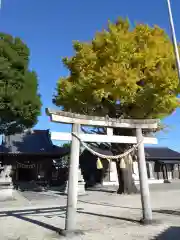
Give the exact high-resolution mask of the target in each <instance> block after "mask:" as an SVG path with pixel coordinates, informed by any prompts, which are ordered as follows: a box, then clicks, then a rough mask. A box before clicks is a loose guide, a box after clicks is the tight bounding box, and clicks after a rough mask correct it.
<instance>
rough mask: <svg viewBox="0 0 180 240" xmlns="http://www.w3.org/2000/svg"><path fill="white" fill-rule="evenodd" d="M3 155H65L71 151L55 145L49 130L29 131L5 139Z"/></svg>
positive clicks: (0, 149) (2, 149)
mask: <svg viewBox="0 0 180 240" xmlns="http://www.w3.org/2000/svg"><path fill="white" fill-rule="evenodd" d="M0 151H1V152H2V153H16V154H18V153H27V154H40V153H44V154H60V155H65V154H67V153H68V152H69V149H66V148H62V147H58V146H55V145H53V143H52V141H51V137H50V132H49V130H33V131H31V130H29V131H25V132H24V133H18V134H14V135H10V136H5V137H3V140H2V145H1V148H0Z"/></svg>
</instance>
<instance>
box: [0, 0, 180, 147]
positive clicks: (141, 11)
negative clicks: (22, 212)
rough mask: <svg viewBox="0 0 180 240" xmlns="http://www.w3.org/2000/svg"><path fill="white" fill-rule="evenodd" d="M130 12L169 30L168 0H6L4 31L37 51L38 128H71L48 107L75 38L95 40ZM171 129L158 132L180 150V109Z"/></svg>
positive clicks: (178, 22) (0, 25)
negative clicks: (53, 120) (51, 118)
mask: <svg viewBox="0 0 180 240" xmlns="http://www.w3.org/2000/svg"><path fill="white" fill-rule="evenodd" d="M179 9H180V1H177V0H172V10H173V15H174V21H175V27H176V34H177V39H178V41H180V16H178V13H179ZM118 16H123V17H126V16H128V17H129V19H130V21H131V22H134V21H136V22H141V23H148V24H150V25H153V24H157V25H159V26H160V27H162V28H164V29H166V31H167V32H169V22H168V14H167V6H166V0H149V1H147V0H146V1H145V0H126V1H120V0H111V1H110V0H106V1H103V0H91V1H83V0H74V1H70V0H2V9H1V11H0V31H1V32H6V33H9V34H12V35H14V36H19V37H21V38H22V39H23V40H24V41H25V42H26V43H27V45H28V46H29V48H30V50H31V63H30V67H31V68H32V69H34V70H36V72H37V74H38V77H39V90H40V93H41V95H42V101H43V108H42V116H41V117H40V118H39V122H38V124H37V126H36V128H38V129H48V128H49V129H51V130H52V131H69V129H70V127H69V126H65V125H60V124H54V123H51V122H50V121H49V118H48V117H47V116H46V115H45V112H44V108H45V107H54V106H53V104H52V101H51V99H52V95H53V93H54V89H55V87H56V82H57V80H58V78H59V77H60V76H65V75H67V70H66V69H65V68H64V67H63V65H62V63H61V59H62V57H64V56H71V55H72V54H73V51H72V41H73V40H81V41H85V40H90V39H91V38H92V37H93V36H94V34H95V32H96V31H98V30H101V29H103V28H104V27H106V24H107V21H108V20H109V19H110V20H115V19H116V18H117V17H118ZM165 123H166V124H167V125H168V126H169V129H168V131H167V132H166V133H160V134H158V138H159V145H162V146H169V147H171V148H173V149H177V150H179V151H180V143H179V141H178V140H179V135H180V127H179V125H180V110H177V111H176V113H175V114H173V115H172V116H170V117H168V118H167V119H166V120H165Z"/></svg>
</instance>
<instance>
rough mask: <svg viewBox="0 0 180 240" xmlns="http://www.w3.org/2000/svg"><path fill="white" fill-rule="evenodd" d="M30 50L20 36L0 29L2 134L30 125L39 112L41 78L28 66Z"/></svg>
mask: <svg viewBox="0 0 180 240" xmlns="http://www.w3.org/2000/svg"><path fill="white" fill-rule="evenodd" d="M29 54H30V52H29V49H28V47H27V46H26V45H25V44H24V43H23V42H22V40H21V39H20V38H13V37H12V36H11V35H7V34H4V33H0V134H11V133H14V132H19V131H22V130H23V129H25V128H30V127H32V126H33V125H34V124H36V122H37V117H38V115H40V109H41V100H40V95H39V94H38V80H37V75H36V73H35V72H34V71H30V70H29V69H28V66H29Z"/></svg>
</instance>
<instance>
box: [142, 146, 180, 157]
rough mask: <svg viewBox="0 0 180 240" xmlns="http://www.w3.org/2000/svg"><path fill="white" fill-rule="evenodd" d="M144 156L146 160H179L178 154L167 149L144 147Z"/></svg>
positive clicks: (179, 155)
mask: <svg viewBox="0 0 180 240" xmlns="http://www.w3.org/2000/svg"><path fill="white" fill-rule="evenodd" d="M145 155H146V159H147V160H150V159H152V160H153V159H154V160H155V159H157V160H178V159H179V160H180V153H179V152H176V151H174V150H172V149H170V148H167V147H146V148H145Z"/></svg>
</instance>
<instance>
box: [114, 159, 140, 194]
mask: <svg viewBox="0 0 180 240" xmlns="http://www.w3.org/2000/svg"><path fill="white" fill-rule="evenodd" d="M116 167H117V174H118V181H119V188H118V191H117V193H118V194H123V193H125V194H133V193H138V192H139V191H138V189H137V187H136V185H135V183H134V179H133V176H132V174H133V161H132V157H131V155H129V156H127V157H125V158H122V159H121V160H120V161H116Z"/></svg>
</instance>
